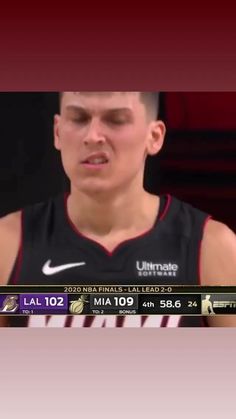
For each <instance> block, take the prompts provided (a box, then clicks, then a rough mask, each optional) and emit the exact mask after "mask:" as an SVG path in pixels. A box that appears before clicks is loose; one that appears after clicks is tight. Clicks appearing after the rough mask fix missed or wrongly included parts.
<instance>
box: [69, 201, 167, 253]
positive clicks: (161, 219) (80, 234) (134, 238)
mask: <svg viewBox="0 0 236 419" xmlns="http://www.w3.org/2000/svg"><path fill="white" fill-rule="evenodd" d="M68 197H69V193H65V194H64V208H65V214H66V218H67V221H68V223H69V224H70V226H71V228H72V229H73V230H74V232H75V233H76V234H77V235H79V236H80V237H84V238H85V239H87V240H90V241H91V242H93V243H95V244H96V245H97V246H99V247H101V248H102V250H103V251H104V252H105V253H106V254H107V255H108V256H113V255H114V253H115V252H116V251H117V250H118V249H119V247H121V246H123V245H124V244H125V243H128V242H131V241H133V240H136V239H139V238H141V237H144V236H146V235H147V234H149V233H150V232H151V231H152V230H153V228H154V226H153V227H151V228H150V229H149V230H147V231H145V232H144V233H142V234H139V235H138V236H135V237H132V238H131V239H127V240H124V241H122V242H121V243H119V244H118V245H117V246H116V247H115V249H114V250H112V252H111V251H109V250H108V249H106V248H105V247H104V246H103V245H102V244H100V243H99V242H97V241H96V240H93V239H90V238H89V237H87V236H85V235H84V234H83V233H81V232H80V231H79V230H78V228H77V227H76V226H75V225H74V223H73V222H72V221H71V219H70V217H69V214H68V209H67V200H68ZM170 203H171V196H170V195H169V194H167V200H166V203H165V207H164V209H163V212H162V214H160V216H159V217H158V215H157V217H158V219H159V221H163V219H164V218H165V216H166V214H167V212H168V210H169V207H170ZM155 225H156V222H155Z"/></svg>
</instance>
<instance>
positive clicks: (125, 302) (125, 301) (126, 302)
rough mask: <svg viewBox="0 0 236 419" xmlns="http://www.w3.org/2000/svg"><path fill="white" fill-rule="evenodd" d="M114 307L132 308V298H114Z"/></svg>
mask: <svg viewBox="0 0 236 419" xmlns="http://www.w3.org/2000/svg"><path fill="white" fill-rule="evenodd" d="M114 302H115V305H116V306H118V307H124V306H129V307H130V306H132V305H133V304H134V299H133V297H122V296H120V297H114Z"/></svg>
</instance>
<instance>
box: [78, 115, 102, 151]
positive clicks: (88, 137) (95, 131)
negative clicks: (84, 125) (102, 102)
mask: <svg viewBox="0 0 236 419" xmlns="http://www.w3.org/2000/svg"><path fill="white" fill-rule="evenodd" d="M83 140H84V144H85V145H88V144H92V143H95V144H103V143H104V142H105V141H106V136H105V133H104V130H103V127H102V124H101V123H100V122H99V121H98V120H95V119H94V120H92V121H91V122H90V124H89V126H88V129H87V132H86V134H85V136H84V139H83Z"/></svg>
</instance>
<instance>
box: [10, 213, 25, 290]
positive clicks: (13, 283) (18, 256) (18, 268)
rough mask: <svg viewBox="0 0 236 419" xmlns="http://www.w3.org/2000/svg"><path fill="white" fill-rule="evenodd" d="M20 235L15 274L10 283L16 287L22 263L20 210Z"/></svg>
mask: <svg viewBox="0 0 236 419" xmlns="http://www.w3.org/2000/svg"><path fill="white" fill-rule="evenodd" d="M20 224H21V233H20V247H19V250H18V254H17V262H16V268H15V273H14V276H13V279H12V281H11V284H12V285H16V283H17V280H18V276H19V273H20V270H21V266H22V261H23V210H21V223H20Z"/></svg>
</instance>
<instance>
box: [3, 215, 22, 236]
mask: <svg viewBox="0 0 236 419" xmlns="http://www.w3.org/2000/svg"><path fill="white" fill-rule="evenodd" d="M21 214H22V210H18V211H15V212H11V213H10V214H7V215H4V216H3V217H0V233H5V234H6V233H9V234H14V232H15V231H16V229H17V228H18V227H19V226H20V223H21ZM0 239H3V236H2V234H0Z"/></svg>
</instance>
